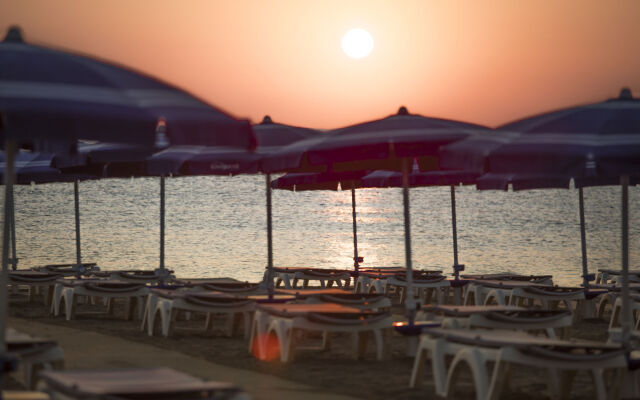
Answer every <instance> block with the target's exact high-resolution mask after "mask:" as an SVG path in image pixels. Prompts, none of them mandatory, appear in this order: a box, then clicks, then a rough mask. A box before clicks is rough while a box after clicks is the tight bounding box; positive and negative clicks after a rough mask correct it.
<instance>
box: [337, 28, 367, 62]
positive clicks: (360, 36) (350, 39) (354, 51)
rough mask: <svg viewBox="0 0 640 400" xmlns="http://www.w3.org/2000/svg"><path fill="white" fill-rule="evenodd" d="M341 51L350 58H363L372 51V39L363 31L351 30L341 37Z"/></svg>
mask: <svg viewBox="0 0 640 400" xmlns="http://www.w3.org/2000/svg"><path fill="white" fill-rule="evenodd" d="M342 50H343V51H344V53H345V54H346V55H348V56H349V57H351V58H363V57H366V56H368V55H369V54H370V53H371V51H372V50H373V38H372V37H371V35H370V34H369V32H367V31H365V30H364V29H360V28H356V29H351V30H349V31H348V32H347V33H345V34H344V36H343V37H342Z"/></svg>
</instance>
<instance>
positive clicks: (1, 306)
mask: <svg viewBox="0 0 640 400" xmlns="http://www.w3.org/2000/svg"><path fill="white" fill-rule="evenodd" d="M5 151H6V154H7V158H6V166H5V169H4V184H5V187H4V196H5V197H4V219H3V223H2V269H1V270H0V368H1V369H0V390H2V387H3V381H4V374H5V371H7V370H8V368H7V367H8V365H7V364H8V363H9V358H8V357H7V343H6V340H5V333H6V330H7V317H8V315H9V301H8V300H9V293H8V291H7V284H8V283H9V276H8V275H9V234H10V227H9V225H10V222H9V221H10V219H11V198H12V193H13V180H14V171H15V170H14V160H15V151H16V144H15V142H13V141H11V140H7V141H6V142H5Z"/></svg>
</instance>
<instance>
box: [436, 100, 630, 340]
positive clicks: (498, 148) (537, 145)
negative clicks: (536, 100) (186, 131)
mask: <svg viewBox="0 0 640 400" xmlns="http://www.w3.org/2000/svg"><path fill="white" fill-rule="evenodd" d="M440 161H441V166H442V167H443V168H455V169H460V168H464V169H472V170H474V171H477V172H484V173H488V174H490V175H487V176H485V177H484V178H481V179H479V180H478V187H479V188H500V189H504V188H505V187H506V185H507V184H508V183H512V184H513V187H514V190H518V189H533V188H550V187H565V188H568V187H569V182H570V180H571V179H573V180H574V182H575V186H576V187H578V188H579V201H580V220H581V233H582V249H583V277H584V284H585V286H586V287H588V271H587V264H586V247H585V246H586V244H585V233H584V208H583V195H582V188H583V187H585V186H596V185H606V184H613V183H615V182H618V183H619V184H620V185H621V186H622V299H623V300H622V337H623V340H624V341H626V340H627V339H628V335H629V332H630V328H631V308H630V304H629V281H628V270H629V231H628V229H629V226H628V224H629V222H628V186H629V183H630V179H631V178H633V177H637V176H640V99H636V98H633V96H632V95H631V91H630V90H629V89H623V90H622V91H621V92H620V96H619V97H618V98H615V99H610V100H607V101H604V102H601V103H596V104H589V105H585V106H578V107H573V108H568V109H564V110H559V111H553V112H550V113H546V114H541V115H537V116H534V117H531V118H526V119H523V120H520V121H517V122H514V123H511V124H507V125H504V126H502V127H500V128H499V129H498V130H497V131H496V132H494V133H491V134H487V135H481V136H475V137H472V138H469V139H467V140H464V141H461V142H458V143H454V144H452V145H449V146H447V147H445V148H443V150H442V152H441V160H440Z"/></svg>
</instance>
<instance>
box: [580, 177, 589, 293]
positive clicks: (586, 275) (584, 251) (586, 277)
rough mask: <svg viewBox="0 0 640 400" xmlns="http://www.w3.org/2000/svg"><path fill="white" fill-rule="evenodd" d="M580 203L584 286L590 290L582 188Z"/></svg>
mask: <svg viewBox="0 0 640 400" xmlns="http://www.w3.org/2000/svg"><path fill="white" fill-rule="evenodd" d="M578 203H579V205H580V245H581V246H582V285H583V286H584V289H585V290H588V289H589V268H588V267H587V232H586V227H585V221H584V196H583V193H582V188H579V189H578Z"/></svg>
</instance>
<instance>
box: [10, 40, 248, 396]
mask: <svg viewBox="0 0 640 400" xmlns="http://www.w3.org/2000/svg"><path fill="white" fill-rule="evenodd" d="M0 65H1V66H2V68H0V114H1V115H0V144H4V146H5V150H6V152H7V159H6V168H5V190H6V193H7V194H8V195H7V196H5V199H7V198H9V197H10V196H11V195H10V193H12V185H13V178H14V152H15V149H16V147H26V148H30V149H34V150H38V151H47V150H48V151H50V152H53V153H56V154H69V155H73V154H75V153H76V150H77V148H76V145H77V142H78V140H81V139H86V140H101V141H105V142H116V143H130V144H136V145H140V146H143V147H146V148H152V147H153V145H154V142H155V143H157V144H160V145H169V144H202V145H213V144H216V145H219V144H221V143H224V144H225V145H237V146H246V147H247V148H251V147H253V146H254V145H255V139H254V137H253V135H252V133H251V128H250V125H249V123H248V121H238V120H235V119H234V118H232V117H230V116H228V115H226V114H224V113H222V112H220V111H219V110H217V109H215V108H212V107H210V106H209V105H207V104H206V103H204V102H202V101H200V100H198V99H196V98H195V97H193V96H191V95H189V94H187V93H185V92H183V91H181V90H179V89H177V88H175V87H172V86H170V85H167V84H164V83H162V82H160V81H158V80H155V79H153V78H150V77H147V76H144V75H141V74H139V73H137V72H134V71H132V70H130V69H126V68H123V67H119V66H116V65H114V64H110V63H106V62H102V61H97V60H94V59H91V58H88V57H83V56H80V55H76V54H71V53H66V52H61V51H56V50H52V49H47V48H43V47H39V46H33V45H29V44H26V43H24V41H23V40H22V35H21V34H20V30H19V29H18V28H11V29H10V30H9V33H8V34H7V37H6V38H5V40H4V41H3V42H1V43H0ZM159 119H163V120H165V121H166V122H167V130H166V132H165V134H164V136H158V137H156V126H157V124H158V120H159ZM10 209H11V207H10V206H9V203H8V202H5V218H4V221H5V223H4V234H3V253H2V273H1V274H0V287H2V288H4V287H6V284H7V266H8V238H9V224H8V223H6V222H7V221H8V219H9V217H10V215H9V211H10ZM1 293H2V294H1V295H0V296H1V297H0V357H4V356H5V352H6V346H5V342H4V331H5V322H6V312H7V306H6V305H7V298H6V295H7V294H6V290H2V291H1ZM0 367H3V365H2V366H0ZM3 370H4V369H3ZM1 386H2V382H0V388H1Z"/></svg>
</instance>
